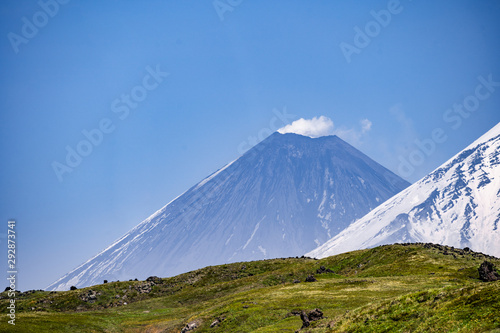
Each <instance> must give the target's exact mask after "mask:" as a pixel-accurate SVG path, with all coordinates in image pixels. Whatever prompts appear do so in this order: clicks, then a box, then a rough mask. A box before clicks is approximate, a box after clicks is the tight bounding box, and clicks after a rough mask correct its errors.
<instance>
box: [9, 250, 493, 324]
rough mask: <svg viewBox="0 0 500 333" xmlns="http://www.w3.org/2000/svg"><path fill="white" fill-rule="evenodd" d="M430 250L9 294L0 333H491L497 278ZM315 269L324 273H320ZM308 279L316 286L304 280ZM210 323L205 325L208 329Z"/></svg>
mask: <svg viewBox="0 0 500 333" xmlns="http://www.w3.org/2000/svg"><path fill="white" fill-rule="evenodd" d="M485 259H486V260H488V261H490V262H492V263H494V264H495V265H496V266H497V267H500V260H499V259H496V258H491V257H489V258H487V257H486V256H484V255H482V254H478V253H474V252H471V251H463V250H460V249H453V248H449V247H442V246H435V245H430V244H412V245H406V244H405V245H390V246H382V247H378V248H374V249H369V250H362V251H355V252H349V253H345V254H341V255H337V256H333V257H329V258H325V259H321V260H315V259H311V258H286V259H273V260H264V261H255V262H246V263H235V264H228V265H221V266H214V267H206V268H203V269H200V270H197V271H193V272H189V273H186V274H182V275H179V276H176V277H172V278H165V279H149V281H128V282H111V283H106V284H102V285H98V286H93V287H90V288H84V289H78V290H74V291H65V292H45V291H36V292H25V293H22V294H20V295H17V302H16V305H17V314H16V325H15V326H12V325H9V324H8V323H7V321H8V319H9V318H8V317H7V306H8V301H9V300H8V298H7V293H5V292H4V293H1V294H0V297H1V299H0V309H1V310H0V312H1V313H2V316H1V317H2V318H3V319H2V320H1V321H0V331H1V332H37V333H38V332H180V331H181V330H182V329H183V328H184V327H185V326H186V325H187V324H190V325H191V326H197V327H196V328H195V329H194V330H191V331H189V332H295V331H297V330H299V329H301V327H302V325H303V321H302V319H301V316H300V314H301V311H302V310H304V311H306V312H305V314H307V311H311V310H313V309H316V308H317V309H320V310H321V311H322V313H323V317H324V318H323V319H320V320H315V321H311V323H310V326H309V327H307V328H304V329H303V330H302V332H499V333H500V281H495V282H481V281H480V280H479V274H478V267H479V266H480V264H481V263H482V262H483V261H484V260H485ZM322 266H323V268H322ZM309 275H314V277H315V279H316V280H317V281H315V282H305V280H306V278H307V277H308V276H309ZM210 326H213V327H210Z"/></svg>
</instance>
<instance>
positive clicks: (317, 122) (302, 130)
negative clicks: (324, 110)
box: [278, 116, 334, 138]
mask: <svg viewBox="0 0 500 333" xmlns="http://www.w3.org/2000/svg"><path fill="white" fill-rule="evenodd" d="M278 132H280V133H281V134H285V133H295V134H300V135H304V136H309V137H311V138H318V137H320V136H326V135H333V134H334V133H333V121H332V120H331V119H330V118H328V117H325V116H320V117H319V118H318V117H314V118H312V119H304V118H300V119H298V120H295V121H294V122H293V123H291V124H288V125H286V126H285V127H282V128H280V129H279V130H278Z"/></svg>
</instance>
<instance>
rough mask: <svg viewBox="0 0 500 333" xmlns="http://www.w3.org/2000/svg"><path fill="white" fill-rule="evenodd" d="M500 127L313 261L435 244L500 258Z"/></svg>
mask: <svg viewBox="0 0 500 333" xmlns="http://www.w3.org/2000/svg"><path fill="white" fill-rule="evenodd" d="M499 154H500V123H499V124H497V125H496V126H495V127H493V128H492V129H491V130H490V131H488V132H487V133H486V134H484V135H483V136H481V137H480V138H479V139H477V140H476V141H474V142H473V143H472V144H471V145H469V146H468V147H467V148H465V149H464V150H462V151H461V152H460V153H458V154H457V155H455V156H454V157H452V158H451V159H450V160H449V161H447V162H446V163H444V164H443V165H442V166H441V167H439V168H437V169H436V170H435V171H433V172H431V173H430V174H429V175H427V176H426V177H424V178H422V179H421V180H420V181H418V182H417V183H415V184H413V185H412V186H410V187H408V188H407V189H406V190H404V191H402V192H400V193H399V194H397V195H395V196H394V197H393V198H391V199H389V200H387V201H386V202H384V203H383V204H382V205H380V206H379V207H377V208H376V209H374V210H373V211H371V212H370V213H368V214H367V215H366V216H364V217H363V218H361V219H360V220H358V221H356V222H355V223H353V224H352V225H350V226H349V227H348V228H347V229H345V230H344V231H342V232H341V233H339V234H338V235H337V236H335V237H333V238H332V239H331V240H329V241H328V242H327V243H325V244H323V245H322V246H320V247H318V248H317V249H315V250H313V251H311V252H309V253H308V254H307V255H309V256H313V257H317V258H323V257H327V256H331V255H334V254H338V253H343V252H346V251H352V250H357V249H364V248H370V247H375V246H378V245H382V244H391V243H397V242H431V243H439V244H444V245H449V246H455V247H461V248H464V247H470V248H471V249H473V250H474V251H480V252H484V253H487V254H490V255H494V256H497V257H500V155H499Z"/></svg>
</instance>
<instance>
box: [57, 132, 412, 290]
mask: <svg viewBox="0 0 500 333" xmlns="http://www.w3.org/2000/svg"><path fill="white" fill-rule="evenodd" d="M408 185H409V184H408V183H407V182H406V181H404V180H402V179H401V178H399V177H398V176H396V175H395V174H393V173H392V172H390V171H389V170H387V169H385V168H384V167H382V166H381V165H379V164H377V163H376V162H374V161H373V160H371V159H370V158H368V157H367V156H366V155H364V154H363V153H361V152H360V151H358V150H356V149H355V148H353V147H352V146H350V145H349V144H347V143H345V142H344V141H342V140H341V139H340V138H338V137H336V136H328V137H320V138H316V139H312V138H309V137H305V136H301V135H296V134H279V133H274V134H273V135H271V136H270V137H268V138H267V139H266V140H264V141H263V142H261V143H260V144H258V145H257V146H255V147H254V148H252V149H251V150H249V151H248V152H247V153H245V154H244V155H243V156H241V157H240V158H239V159H237V160H236V161H234V162H232V163H230V164H228V165H226V166H225V167H224V168H222V169H220V170H219V171H217V172H215V173H214V174H212V175H210V176H209V177H207V178H206V179H204V180H203V181H201V182H200V183H199V184H197V185H196V186H194V187H192V188H191V189H189V190H188V191H186V192H185V193H183V194H182V195H180V196H179V197H177V198H176V199H174V200H173V201H172V202H170V203H169V204H167V205H166V206H165V207H163V208H161V209H160V210H158V211H157V212H156V213H154V214H153V215H151V216H150V217H149V218H148V219H146V220H145V221H143V222H142V223H140V224H139V225H138V226H137V227H135V228H133V229H132V230H131V231H130V232H128V233H127V234H126V235H125V236H123V237H122V238H120V239H119V240H117V241H116V242H115V243H113V244H112V245H111V246H109V247H108V248H107V249H105V250H104V251H102V252H101V253H99V254H98V255H96V256H95V257H93V258H92V259H90V260H89V261H87V262H86V263H84V264H82V265H81V266H79V267H78V268H76V269H75V270H73V271H72V272H70V273H68V274H67V275H65V276H64V277H62V278H61V279H59V280H58V281H56V282H54V283H53V284H52V285H50V286H49V287H48V288H47V289H49V290H67V289H68V288H69V287H70V286H72V285H75V286H77V287H83V286H89V285H93V284H97V283H102V281H103V280H104V279H107V280H125V279H130V278H146V277H148V276H150V275H159V276H171V275H175V274H179V273H182V272H185V271H188V270H192V269H196V268H200V267H204V266H207V265H215V264H222V263H227V262H236V261H243V260H256V259H265V258H273V257H289V256H296V255H301V254H303V253H305V252H307V251H310V250H312V249H314V248H315V247H316V246H318V245H321V244H323V243H324V242H325V241H327V240H328V239H330V238H331V237H333V236H335V235H336V234H337V233H338V232H340V231H341V230H343V229H344V228H346V227H347V226H348V225H349V224H350V223H351V222H352V221H354V220H356V219H358V218H361V217H362V216H363V215H365V214H366V213H367V212H368V211H370V210H371V209H373V208H375V207H376V206H378V205H379V203H381V202H383V201H385V200H387V199H388V198H390V197H391V196H393V195H394V194H396V193H398V192H399V191H400V190H402V189H404V188H406V187H407V186H408Z"/></svg>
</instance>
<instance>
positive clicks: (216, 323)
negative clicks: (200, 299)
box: [210, 317, 224, 328]
mask: <svg viewBox="0 0 500 333" xmlns="http://www.w3.org/2000/svg"><path fill="white" fill-rule="evenodd" d="M223 320H224V317H222V318H217V319H215V320H214V321H213V322H212V323H211V324H210V328H214V327H216V326H219V325H220V323H222V321H223Z"/></svg>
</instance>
